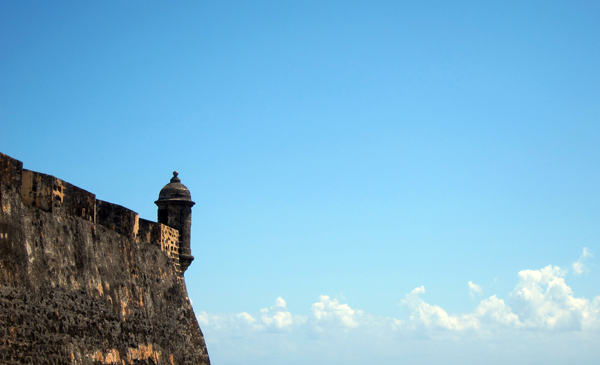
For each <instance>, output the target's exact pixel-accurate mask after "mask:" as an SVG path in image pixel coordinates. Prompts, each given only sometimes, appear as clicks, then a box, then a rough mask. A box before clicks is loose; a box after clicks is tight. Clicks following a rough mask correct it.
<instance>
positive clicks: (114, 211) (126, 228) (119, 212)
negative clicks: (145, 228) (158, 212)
mask: <svg viewBox="0 0 600 365" xmlns="http://www.w3.org/2000/svg"><path fill="white" fill-rule="evenodd" d="M139 219H140V216H139V214H137V213H136V212H134V211H133V210H131V209H127V208H125V207H122V206H120V205H117V204H112V203H109V202H105V201H103V200H96V223H97V224H101V225H103V226H105V227H108V228H110V229H112V230H113V231H115V232H118V233H120V234H122V235H125V236H127V237H131V238H133V237H135V236H136V235H137V233H138V229H139Z"/></svg>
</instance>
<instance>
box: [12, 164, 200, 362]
mask: <svg viewBox="0 0 600 365" xmlns="http://www.w3.org/2000/svg"><path fill="white" fill-rule="evenodd" d="M0 204H1V210H0V339H1V340H0V364H36V365H37V364H210V361H209V358H208V354H207V350H206V345H205V343H204V337H203V335H202V332H201V330H200V327H199V326H198V323H197V321H196V317H195V315H194V311H193V309H192V306H191V304H190V301H189V299H188V297H187V290H186V287H185V281H184V280H183V275H182V273H181V270H180V268H179V256H178V236H179V234H178V233H179V232H178V231H177V230H175V229H173V228H170V227H167V226H164V225H162V224H159V223H155V222H150V221H147V220H143V219H140V218H139V215H138V214H137V213H135V212H133V211H131V210H129V209H127V208H124V207H121V206H118V205H115V204H111V203H108V202H103V201H101V200H97V199H96V198H95V196H94V195H93V194H91V193H89V192H87V191H85V190H83V189H80V188H78V187H76V186H73V185H71V184H68V183H66V182H64V181H61V180H60V179H57V178H55V177H53V176H50V175H45V174H40V173H37V172H33V171H28V170H23V168H22V163H21V162H20V161H17V160H15V159H12V158H10V157H8V156H6V155H3V154H0Z"/></svg>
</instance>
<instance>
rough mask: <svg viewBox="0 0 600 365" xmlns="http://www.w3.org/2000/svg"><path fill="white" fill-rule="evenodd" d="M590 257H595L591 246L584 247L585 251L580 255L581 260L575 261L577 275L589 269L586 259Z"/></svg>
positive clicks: (574, 267) (574, 269) (574, 270)
mask: <svg viewBox="0 0 600 365" xmlns="http://www.w3.org/2000/svg"><path fill="white" fill-rule="evenodd" d="M590 257H594V254H593V253H592V252H591V251H590V249H589V248H587V247H584V248H583V253H582V254H581V256H579V260H577V261H576V262H574V263H573V273H574V274H575V275H581V274H583V272H584V271H586V270H589V269H588V268H587V266H585V264H584V261H585V260H586V259H588V258H590Z"/></svg>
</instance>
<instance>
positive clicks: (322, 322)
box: [311, 295, 363, 329]
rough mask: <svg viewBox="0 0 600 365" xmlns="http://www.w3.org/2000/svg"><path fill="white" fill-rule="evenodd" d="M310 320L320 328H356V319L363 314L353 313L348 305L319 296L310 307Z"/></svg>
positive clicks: (360, 312) (326, 296) (359, 312)
mask: <svg viewBox="0 0 600 365" xmlns="http://www.w3.org/2000/svg"><path fill="white" fill-rule="evenodd" d="M311 311H312V319H313V320H314V323H315V324H316V325H317V326H319V329H320V327H322V326H333V327H348V328H352V327H358V321H357V318H358V317H359V316H361V315H362V314H363V312H362V311H355V310H354V309H352V308H350V307H349V306H348V304H340V302H339V301H338V300H337V299H331V298H330V297H329V296H328V295H321V296H320V297H319V301H318V302H317V303H315V304H313V305H312V308H311Z"/></svg>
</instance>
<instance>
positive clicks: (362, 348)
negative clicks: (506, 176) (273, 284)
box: [197, 248, 600, 364]
mask: <svg viewBox="0 0 600 365" xmlns="http://www.w3.org/2000/svg"><path fill="white" fill-rule="evenodd" d="M588 257H592V255H591V253H590V252H589V250H588V249H586V248H584V251H583V254H582V256H581V257H580V259H579V260H578V261H577V262H578V263H581V265H580V266H577V265H576V264H577V263H575V264H574V265H573V274H574V275H579V274H581V273H582V272H583V270H584V268H585V266H584V265H583V263H582V262H583V260H584V259H587V258H588ZM580 269H581V270H580ZM567 274H568V272H567V270H563V269H561V268H560V267H557V266H552V265H549V266H546V267H544V268H542V269H539V270H522V271H520V272H519V273H518V275H517V278H518V283H517V285H516V287H515V288H514V290H513V291H512V292H511V293H510V294H509V296H508V298H507V299H506V300H504V299H501V298H498V297H497V295H492V296H490V297H488V298H485V299H483V300H481V302H480V303H479V305H478V306H477V308H476V309H475V310H474V311H473V312H471V313H464V314H449V313H448V312H447V311H446V310H444V309H443V308H441V307H440V306H437V305H434V304H430V303H427V302H426V301H425V300H423V299H422V298H421V294H423V293H425V287H423V286H420V287H417V288H415V289H414V290H412V291H411V292H409V293H408V294H406V295H405V296H404V298H403V299H402V300H401V302H400V305H401V306H402V307H404V308H406V310H407V311H408V314H409V315H408V318H407V319H396V318H391V317H383V316H374V315H371V314H369V313H366V312H364V311H361V310H357V309H354V308H351V307H350V306H349V305H348V304H346V303H341V302H340V301H339V300H338V299H333V298H331V297H330V296H328V295H321V296H320V297H319V300H318V301H317V302H315V303H314V304H313V305H312V306H311V309H310V312H309V314H308V315H297V314H293V313H291V312H290V311H289V310H288V309H287V303H286V301H285V300H284V299H283V298H277V299H276V300H275V303H274V305H273V306H271V307H269V308H264V309H261V310H260V312H258V313H248V312H242V313H230V314H212V313H206V312H199V313H198V314H197V318H198V322H199V324H200V326H201V328H202V330H203V331H204V333H205V336H206V338H207V342H208V345H209V351H210V350H211V349H212V350H213V352H214V355H215V356H217V357H218V358H220V359H222V361H223V362H224V363H227V361H228V360H227V359H229V360H230V361H231V363H235V362H236V361H239V357H238V355H241V354H244V356H243V358H245V359H246V360H247V361H246V362H245V363H253V362H252V361H251V360H250V359H252V358H255V359H256V363H259V362H260V359H268V358H272V359H273V363H277V362H279V363H290V364H291V363H303V362H305V361H311V362H312V363H321V362H322V363H326V362H327V361H326V359H327V358H329V360H330V361H331V360H336V361H341V360H342V359H343V358H344V357H347V358H346V359H345V360H344V361H345V362H347V363H354V362H355V363H357V364H359V363H361V361H368V359H371V360H373V359H374V357H378V360H377V362H378V363H394V362H397V361H398V360H399V359H403V360H409V361H412V362H416V363H419V362H424V363H436V361H440V363H452V361H456V362H457V363H459V362H464V361H466V362H467V363H468V362H469V360H468V358H465V356H467V357H468V356H475V358H474V359H473V360H472V361H474V363H475V362H477V361H481V359H482V358H481V356H483V357H489V356H490V355H493V354H494V353H495V354H496V355H495V356H492V357H489V358H487V359H486V362H488V363H494V361H498V363H502V361H507V360H508V359H509V358H507V357H506V356H509V355H510V361H512V362H514V363H531V361H534V362H537V361H540V359H541V358H540V356H542V357H545V360H544V361H545V362H546V363H550V364H552V363H561V362H563V361H567V360H568V361H572V360H573V359H575V358H576V359H578V360H579V361H583V362H584V363H585V362H586V359H585V358H582V356H583V355H582V354H585V356H587V357H589V359H590V361H592V360H591V359H592V357H591V356H592V354H595V355H594V356H597V355H600V350H598V349H597V348H598V346H597V343H600V342H599V341H600V295H598V296H596V297H594V298H592V299H587V298H583V297H576V296H575V295H574V293H573V290H572V289H571V288H570V287H569V286H568V285H567V284H566V282H565V276H566V275H567ZM467 285H468V288H469V294H470V295H471V296H473V295H475V294H477V295H481V293H482V289H481V287H480V286H479V285H477V284H474V283H473V282H472V281H469V282H468V283H467ZM594 344H595V345H594ZM582 346H583V347H585V349H586V351H579V350H578V349H581V347H582ZM460 349H463V350H460ZM544 349H545V350H544ZM435 353H438V355H435ZM477 353H479V355H477V356H476V355H475V354H477ZM451 354H454V355H451ZM569 354H570V355H569ZM212 356H213V354H211V357H212ZM436 356H440V358H439V359H438V360H436V359H435V357H436ZM577 356H579V357H577ZM361 359H362V360H361ZM475 359H479V360H475ZM248 361H250V362H248ZM353 361H354V362H353ZM490 361H491V362H490ZM568 361H567V362H568ZM266 363H268V361H267V362H266ZM563 363H564V362H563Z"/></svg>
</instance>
